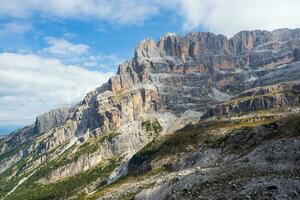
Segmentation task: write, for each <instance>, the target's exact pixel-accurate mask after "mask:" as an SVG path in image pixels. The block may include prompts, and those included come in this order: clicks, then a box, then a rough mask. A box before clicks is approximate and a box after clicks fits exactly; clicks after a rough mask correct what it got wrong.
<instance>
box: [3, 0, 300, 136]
mask: <svg viewBox="0 0 300 200" xmlns="http://www.w3.org/2000/svg"><path fill="white" fill-rule="evenodd" d="M0 5H1V6H0V134H1V133H2V134H3V133H4V132H5V131H2V132H1V130H9V131H11V130H12V128H10V127H13V128H14V129H15V128H16V127H21V126H24V125H27V124H31V123H33V122H34V120H35V117H36V116H37V115H40V114H42V113H44V112H46V111H49V110H51V109H54V108H57V107H62V106H70V105H74V104H76V103H77V102H79V101H80V100H81V99H82V98H83V97H84V96H85V94H86V93H87V92H89V91H91V90H93V89H95V88H96V87H98V86H100V85H101V84H102V83H104V82H106V81H107V80H108V78H109V77H111V76H112V75H113V74H114V73H115V72H116V70H117V67H118V64H120V63H121V62H123V61H124V60H126V59H130V58H131V57H132V56H133V54H134V48H135V47H136V46H137V45H138V43H139V42H140V41H141V40H142V39H144V38H147V37H151V38H153V39H155V40H157V39H158V38H159V37H161V36H162V35H164V34H165V33H167V32H176V33H178V34H181V35H185V34H186V33H187V32H190V31H209V32H213V33H216V34H224V35H226V36H227V37H232V36H233V35H234V34H236V33H237V32H239V31H241V30H254V29H265V30H274V29H277V28H300V20H299V18H300V12H299V8H300V1H299V0H284V1H282V0H0Z"/></svg>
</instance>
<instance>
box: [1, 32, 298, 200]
mask: <svg viewBox="0 0 300 200" xmlns="http://www.w3.org/2000/svg"><path fill="white" fill-rule="evenodd" d="M299 77H300V29H294V30H291V29H279V30H275V31H272V32H269V31H261V30H255V31H242V32H240V33H237V34H236V35H234V36H233V37H232V38H230V39H228V38H227V37H225V36H223V35H215V34H213V33H203V32H200V33H189V34H187V35H186V36H180V35H178V34H174V33H167V34H166V35H164V36H162V37H161V38H160V39H159V40H158V41H157V42H156V41H153V40H152V39H145V40H143V41H142V42H141V43H140V44H139V45H138V47H137V48H136V50H135V54H134V58H133V59H131V60H128V61H126V62H124V63H122V64H120V66H119V68H118V72H117V73H116V75H115V76H113V77H111V78H110V80H109V81H108V82H107V83H105V84H104V85H102V86H100V87H99V88H97V89H95V90H94V91H91V92H90V93H88V94H87V95H86V97H85V98H84V99H83V100H82V101H81V102H79V103H78V104H77V105H74V106H72V107H71V108H59V109H56V110H53V111H50V112H48V113H45V114H43V115H41V116H39V117H37V118H36V122H35V123H34V124H33V125H30V126H27V127H24V128H22V129H20V130H18V131H15V132H13V133H11V134H10V135H8V136H6V137H4V138H0V153H1V154H0V199H300V181H299V180H300V177H299V176H300V174H299V170H300V167H299V166H300V140H299V136H300V135H299V132H300V79H299Z"/></svg>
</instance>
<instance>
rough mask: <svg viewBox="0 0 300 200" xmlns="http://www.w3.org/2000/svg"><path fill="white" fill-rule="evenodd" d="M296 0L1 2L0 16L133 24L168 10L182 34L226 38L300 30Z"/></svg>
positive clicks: (299, 2)
mask: <svg viewBox="0 0 300 200" xmlns="http://www.w3.org/2000/svg"><path fill="white" fill-rule="evenodd" d="M299 8H300V1H299V0H284V1H283V0H168V1H164V0H152V1H150V0H84V1H83V0H48V1H47V3H44V1H42V0H22V1H20V0H3V1H1V7H0V16H10V17H17V18H26V17H30V16H32V15H34V14H36V13H38V14H40V15H41V16H44V17H58V18H71V19H79V18H83V19H93V20H95V19H99V20H106V21H110V22H115V23H120V24H137V23H143V22H144V21H145V20H147V19H149V18H151V17H152V16H156V15H158V14H159V13H162V12H163V10H166V9H167V10H171V11H173V14H174V15H176V16H178V17H179V18H181V19H182V20H181V21H182V27H183V29H184V30H186V31H191V30H197V29H198V28H199V27H201V28H205V29H206V30H209V31H212V32H216V33H223V34H226V35H228V36H231V35H233V34H234V33H236V32H238V31H240V30H244V29H268V30H273V29H277V28H282V27H286V28H296V27H300V21H299V20H298V19H299V17H300V12H299Z"/></svg>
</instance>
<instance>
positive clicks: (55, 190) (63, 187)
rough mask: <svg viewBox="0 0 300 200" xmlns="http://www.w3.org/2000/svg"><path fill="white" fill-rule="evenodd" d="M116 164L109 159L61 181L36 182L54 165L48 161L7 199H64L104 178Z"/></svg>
mask: <svg viewBox="0 0 300 200" xmlns="http://www.w3.org/2000/svg"><path fill="white" fill-rule="evenodd" d="M118 165H119V162H118V161H117V160H109V162H108V163H107V164H103V165H98V166H96V167H94V168H92V169H90V170H88V171H85V172H81V173H79V174H77V175H75V176H72V177H69V178H66V179H64V180H62V181H58V182H55V183H50V184H38V183H36V181H37V180H38V179H40V178H41V177H44V175H45V174H47V172H49V171H51V169H52V167H53V166H55V164H54V163H48V164H47V165H46V166H44V168H42V169H40V170H38V171H37V172H36V173H35V174H34V175H33V176H31V177H30V178H29V179H28V180H27V181H26V182H25V183H23V184H22V185H21V186H19V188H18V189H17V190H16V191H15V192H14V193H13V194H11V195H9V196H8V197H7V199H8V200H9V199H12V200H18V199H39V200H40V199H65V198H67V197H70V196H72V195H79V196H80V194H79V193H80V192H82V191H81V189H83V188H84V187H85V186H86V185H88V184H89V183H91V182H93V181H96V180H99V179H101V178H102V179H104V178H106V177H107V176H108V175H109V174H110V173H111V172H112V171H113V170H114V169H115V168H116V167H117V166H118Z"/></svg>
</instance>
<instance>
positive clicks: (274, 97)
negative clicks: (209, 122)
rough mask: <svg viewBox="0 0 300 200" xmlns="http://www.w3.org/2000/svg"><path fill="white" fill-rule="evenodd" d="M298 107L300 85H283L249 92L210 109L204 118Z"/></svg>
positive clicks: (299, 104) (297, 83)
mask: <svg viewBox="0 0 300 200" xmlns="http://www.w3.org/2000/svg"><path fill="white" fill-rule="evenodd" d="M297 106H300V83H299V82H291V83H283V84H279V85H272V86H266V87H259V88H254V89H250V90H247V91H245V92H243V93H241V94H239V95H237V96H236V97H234V98H232V99H230V100H229V101H227V102H225V103H222V104H218V105H215V106H214V107H212V108H209V109H208V111H207V112H206V113H205V114H204V115H203V117H202V118H203V119H205V118H209V117H213V116H234V115H239V114H244V113H248V112H253V111H263V110H270V109H279V110H280V109H291V108H292V107H297Z"/></svg>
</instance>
